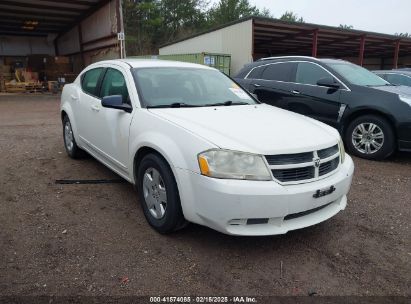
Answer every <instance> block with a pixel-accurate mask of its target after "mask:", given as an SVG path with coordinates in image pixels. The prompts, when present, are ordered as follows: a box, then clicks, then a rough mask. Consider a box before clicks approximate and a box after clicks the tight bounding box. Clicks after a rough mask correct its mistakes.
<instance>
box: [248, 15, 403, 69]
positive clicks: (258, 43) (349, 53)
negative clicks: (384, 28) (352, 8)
mask: <svg viewBox="0 0 411 304" xmlns="http://www.w3.org/2000/svg"><path fill="white" fill-rule="evenodd" d="M252 43H253V58H254V60H255V59H258V58H261V57H266V56H279V55H306V56H313V57H336V58H346V59H349V60H351V61H354V62H356V63H358V64H360V65H365V66H367V65H379V68H381V69H383V68H397V67H398V65H399V58H403V57H406V56H410V55H411V39H410V38H405V37H401V36H394V35H387V34H381V33H374V32H366V31H359V30H353V29H345V28H338V27H331V26H325V25H318V24H310V23H298V22H284V21H281V20H276V19H270V18H259V17H255V18H253V42H252ZM365 58H367V60H368V62H366V61H365ZM370 59H378V60H379V62H376V61H375V60H374V61H373V60H370ZM405 64H411V58H410V60H409V61H407V62H403V63H402V65H405Z"/></svg>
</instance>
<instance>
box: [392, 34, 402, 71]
mask: <svg viewBox="0 0 411 304" xmlns="http://www.w3.org/2000/svg"><path fill="white" fill-rule="evenodd" d="M399 54H400V40H397V41H396V42H395V52H394V66H393V68H394V69H398V56H399Z"/></svg>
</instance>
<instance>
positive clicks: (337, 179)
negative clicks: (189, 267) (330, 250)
mask: <svg viewBox="0 0 411 304" xmlns="http://www.w3.org/2000/svg"><path fill="white" fill-rule="evenodd" d="M176 171H177V172H176V173H177V181H178V185H179V192H180V199H181V204H182V208H183V213H184V216H185V217H186V219H187V220H188V221H191V222H194V223H197V224H201V225H205V226H208V227H210V228H213V229H215V230H218V231H220V232H222V233H226V234H232V235H274V234H284V233H286V232H287V231H290V230H295V229H300V228H304V227H308V226H311V225H315V224H317V223H320V222H322V221H325V220H327V219H329V218H330V217H332V216H334V215H335V214H337V213H338V212H339V211H340V210H343V209H345V207H346V205H347V196H346V195H347V193H348V191H349V189H350V186H351V180H352V175H353V172H354V164H353V161H352V159H351V157H349V156H348V155H347V157H346V160H345V162H344V164H342V165H341V166H340V168H339V169H338V171H337V172H336V173H334V174H333V175H331V176H329V177H327V178H325V179H322V180H318V181H315V182H311V183H305V184H298V185H287V186H282V185H279V184H278V183H276V182H275V181H243V180H224V179H215V178H209V177H205V176H202V175H199V174H196V173H193V172H191V171H187V170H183V169H176ZM331 186H334V187H335V189H336V190H335V191H334V192H333V193H331V194H329V195H326V196H323V197H320V198H314V197H313V195H314V193H315V192H316V191H317V190H325V189H329V188H330V187H331ZM323 206H325V207H323ZM265 220H267V222H266V223H259V222H261V221H265ZM256 223H257V224H256Z"/></svg>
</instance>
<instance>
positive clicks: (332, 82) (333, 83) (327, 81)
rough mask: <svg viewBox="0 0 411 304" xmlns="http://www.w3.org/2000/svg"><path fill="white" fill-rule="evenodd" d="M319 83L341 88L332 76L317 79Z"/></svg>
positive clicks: (328, 86) (332, 87) (324, 85)
mask: <svg viewBox="0 0 411 304" xmlns="http://www.w3.org/2000/svg"><path fill="white" fill-rule="evenodd" d="M317 85H319V86H322V87H327V88H331V89H339V88H340V87H341V85H340V84H339V83H338V82H337V81H335V80H334V79H333V78H332V77H329V78H328V77H327V78H323V79H320V80H318V81H317Z"/></svg>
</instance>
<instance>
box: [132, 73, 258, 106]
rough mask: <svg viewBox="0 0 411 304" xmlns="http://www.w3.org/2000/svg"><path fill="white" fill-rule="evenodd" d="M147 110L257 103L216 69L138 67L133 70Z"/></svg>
mask: <svg viewBox="0 0 411 304" xmlns="http://www.w3.org/2000/svg"><path fill="white" fill-rule="evenodd" d="M133 72H134V75H135V80H136V83H137V87H138V89H139V93H140V96H141V97H142V99H143V102H144V105H145V106H146V107H183V106H194V107H197V106H198V107H201V106H216V105H221V106H224V105H237V104H238V105H241V104H256V101H254V100H253V99H252V98H251V97H250V95H249V94H247V93H246V92H245V91H244V90H243V89H241V88H240V87H239V86H238V85H237V84H236V83H234V82H233V81H232V80H231V79H230V78H228V77H227V76H225V75H224V74H223V73H221V72H219V71H215V70H208V69H196V68H176V67H164V68H162V67H161V68H140V69H139V68H136V69H134V70H133Z"/></svg>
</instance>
